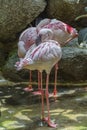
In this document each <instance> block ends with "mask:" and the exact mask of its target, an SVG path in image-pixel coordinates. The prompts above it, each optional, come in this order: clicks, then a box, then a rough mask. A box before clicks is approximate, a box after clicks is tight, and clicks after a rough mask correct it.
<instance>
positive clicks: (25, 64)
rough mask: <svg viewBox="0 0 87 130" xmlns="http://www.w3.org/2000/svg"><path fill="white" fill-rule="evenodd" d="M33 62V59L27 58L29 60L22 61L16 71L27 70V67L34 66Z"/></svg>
mask: <svg viewBox="0 0 87 130" xmlns="http://www.w3.org/2000/svg"><path fill="white" fill-rule="evenodd" d="M32 63H33V61H32V59H30V58H27V59H23V60H21V61H20V63H19V64H18V65H17V66H16V69H17V70H18V71H19V70H22V69H24V68H26V67H27V66H29V65H30V64H32Z"/></svg>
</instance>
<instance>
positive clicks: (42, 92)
mask: <svg viewBox="0 0 87 130" xmlns="http://www.w3.org/2000/svg"><path fill="white" fill-rule="evenodd" d="M40 78H41V81H40V84H41V88H40V89H41V99H42V120H43V119H44V90H43V87H42V72H41V73H40Z"/></svg>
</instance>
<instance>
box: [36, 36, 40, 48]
mask: <svg viewBox="0 0 87 130" xmlns="http://www.w3.org/2000/svg"><path fill="white" fill-rule="evenodd" d="M35 43H36V45H37V46H38V45H39V44H40V43H41V35H39V36H38V37H37V39H36V41H35Z"/></svg>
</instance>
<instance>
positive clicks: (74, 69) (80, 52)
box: [3, 46, 87, 82]
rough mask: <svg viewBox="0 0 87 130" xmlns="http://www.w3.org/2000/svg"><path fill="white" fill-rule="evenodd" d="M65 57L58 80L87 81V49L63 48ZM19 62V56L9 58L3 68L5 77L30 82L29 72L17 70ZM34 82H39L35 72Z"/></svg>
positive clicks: (60, 63)
mask: <svg viewBox="0 0 87 130" xmlns="http://www.w3.org/2000/svg"><path fill="white" fill-rule="evenodd" d="M62 50H63V55H62V59H61V61H60V62H59V71H58V80H60V81H61V82H63V81H64V82H71V81H74V82H76V81H77V82H80V81H86V80H87V67H86V65H87V49H85V48H84V49H82V48H80V47H76V46H75V47H73V46H70V47H68V46H66V47H63V48H62ZM16 61H17V54H16V53H15V54H12V56H11V57H9V59H8V61H7V63H6V65H5V66H4V67H3V75H4V77H5V78H6V79H8V80H11V81H16V82H17V81H23V82H24V81H29V70H21V71H20V72H19V71H18V72H17V71H16V70H15V67H14V64H15V62H16ZM53 75H54V70H53V71H52V72H51V75H50V78H51V79H52V80H51V82H54V78H53ZM32 76H33V82H34V81H37V73H36V72H33V74H32Z"/></svg>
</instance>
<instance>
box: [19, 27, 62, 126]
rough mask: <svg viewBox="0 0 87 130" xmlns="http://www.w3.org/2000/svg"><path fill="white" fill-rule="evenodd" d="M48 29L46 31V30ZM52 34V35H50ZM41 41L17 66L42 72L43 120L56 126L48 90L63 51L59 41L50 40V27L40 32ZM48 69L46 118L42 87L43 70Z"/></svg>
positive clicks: (42, 97)
mask: <svg viewBox="0 0 87 130" xmlns="http://www.w3.org/2000/svg"><path fill="white" fill-rule="evenodd" d="M45 30H46V31H45ZM44 32H45V33H44ZM49 34H50V35H49ZM39 36H40V38H41V43H40V44H39V45H38V46H36V44H35V45H34V46H35V48H34V49H33V50H32V51H31V49H29V50H28V51H27V53H26V55H25V57H24V58H23V60H21V61H20V63H19V65H18V66H17V70H21V69H30V70H38V71H40V73H41V99H42V120H44V121H46V122H47V124H48V126H50V127H53V128H56V124H55V123H53V122H51V119H50V110H49V92H48V84H49V74H50V72H51V70H52V68H53V66H54V65H55V64H56V63H57V62H58V61H59V60H60V59H61V56H62V51H61V47H60V44H59V43H58V42H57V41H54V40H49V39H52V37H53V33H52V31H51V30H50V29H43V30H42V31H41V32H40V34H39ZM43 70H45V71H46V74H47V77H46V90H45V94H46V102H47V110H48V116H47V117H46V118H45V116H44V115H45V114H44V92H43V87H42V72H43Z"/></svg>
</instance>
